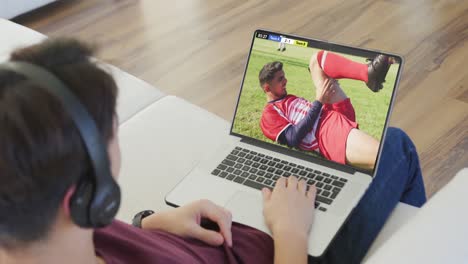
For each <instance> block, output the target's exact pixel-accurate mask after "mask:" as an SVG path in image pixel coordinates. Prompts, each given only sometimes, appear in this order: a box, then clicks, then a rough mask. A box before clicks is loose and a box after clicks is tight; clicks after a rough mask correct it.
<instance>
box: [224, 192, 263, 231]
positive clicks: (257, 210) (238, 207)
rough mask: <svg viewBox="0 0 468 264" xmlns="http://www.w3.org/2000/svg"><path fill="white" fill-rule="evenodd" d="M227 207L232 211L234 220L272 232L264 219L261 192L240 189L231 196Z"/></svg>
mask: <svg viewBox="0 0 468 264" xmlns="http://www.w3.org/2000/svg"><path fill="white" fill-rule="evenodd" d="M226 208H227V209H228V210H230V211H231V212H232V218H233V219H232V220H233V221H234V222H238V223H241V224H245V225H248V226H251V227H254V228H257V229H259V230H262V231H264V232H266V233H270V232H269V231H268V228H267V227H266V225H265V221H264V219H263V197H262V194H261V192H258V195H257V194H252V193H247V192H242V191H238V192H236V193H235V194H234V195H233V196H231V198H230V199H229V201H228V202H227V204H226Z"/></svg>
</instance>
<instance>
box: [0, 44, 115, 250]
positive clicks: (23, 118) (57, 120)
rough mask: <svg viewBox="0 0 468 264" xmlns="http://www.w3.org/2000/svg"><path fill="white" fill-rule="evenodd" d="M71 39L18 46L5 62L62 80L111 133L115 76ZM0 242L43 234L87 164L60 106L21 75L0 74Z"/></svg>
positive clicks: (8, 244)
mask: <svg viewBox="0 0 468 264" xmlns="http://www.w3.org/2000/svg"><path fill="white" fill-rule="evenodd" d="M92 54H93V49H92V48H91V47H89V46H88V45H85V44H83V43H81V42H79V41H77V40H74V39H64V38H61V39H49V40H46V41H44V42H42V43H40V44H37V45H32V46H29V47H26V48H22V49H18V50H16V51H14V52H13V54H12V55H11V58H10V60H11V61H25V62H29V63H32V64H35V65H38V66H41V67H43V68H45V69H46V70H48V71H50V72H51V73H53V74H54V75H55V76H56V77H58V78H59V79H61V80H62V81H63V82H64V83H65V84H66V85H67V86H68V88H69V89H70V90H71V92H72V93H73V94H74V95H75V96H76V97H77V98H78V99H79V100H80V101H81V103H82V104H83V105H84V107H85V108H86V109H87V110H88V112H89V113H90V114H91V116H92V117H93V118H94V120H95V121H96V124H97V127H98V129H99V131H100V133H101V135H102V137H103V140H104V142H107V143H108V142H109V141H110V139H112V137H113V119H114V116H115V106H116V97H117V86H116V84H115V81H114V79H113V78H112V76H111V75H109V74H108V73H107V72H106V71H105V70H103V69H102V68H101V67H99V66H98V65H97V64H96V62H95V60H93V59H92V58H90V56H91V55H92ZM0 128H1V129H0V247H3V248H19V247H21V246H23V245H26V244H28V243H31V242H34V241H38V240H41V239H45V238H46V237H47V235H48V233H49V230H50V228H51V226H52V224H53V221H54V220H55V219H56V216H57V212H58V208H59V206H60V204H61V201H62V200H63V197H64V195H65V193H66V191H67V190H68V188H70V187H71V186H72V185H73V184H75V183H76V182H77V180H78V179H79V178H80V177H84V176H86V174H87V173H89V171H90V169H91V167H90V163H89V160H88V156H87V154H86V150H85V148H84V146H83V143H82V140H81V138H80V134H79V132H78V130H77V129H76V127H75V125H74V123H73V121H72V120H71V118H70V117H69V115H68V114H67V113H66V112H65V110H64V108H63V106H62V103H61V102H60V101H59V100H58V99H57V98H55V97H54V96H53V95H51V94H49V93H48V92H47V91H46V90H44V89H43V88H41V87H39V85H38V84H36V83H34V82H33V81H31V80H28V79H26V78H25V77H24V76H22V75H19V74H16V73H13V72H10V71H0Z"/></svg>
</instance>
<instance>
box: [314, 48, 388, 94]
mask: <svg viewBox="0 0 468 264" xmlns="http://www.w3.org/2000/svg"><path fill="white" fill-rule="evenodd" d="M317 62H318V65H319V66H320V68H321V69H322V70H323V71H324V72H325V74H326V75H327V76H328V77H331V78H334V79H342V78H346V79H354V80H361V81H363V82H365V83H366V85H367V87H369V89H371V90H372V91H373V92H378V91H379V90H380V89H382V87H383V84H382V83H383V82H384V81H385V76H386V75H387V72H388V69H389V68H390V64H391V62H392V60H391V59H390V58H389V57H388V56H387V55H383V54H379V55H377V56H376V57H375V58H374V59H372V60H370V63H369V64H365V63H359V62H355V61H352V60H350V59H347V58H345V57H343V56H341V55H338V54H335V53H332V52H328V51H323V50H322V51H319V52H318V53H317Z"/></svg>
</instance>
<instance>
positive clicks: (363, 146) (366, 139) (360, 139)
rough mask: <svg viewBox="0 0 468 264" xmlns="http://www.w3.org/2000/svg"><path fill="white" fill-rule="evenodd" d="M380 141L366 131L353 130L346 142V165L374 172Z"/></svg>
mask: <svg viewBox="0 0 468 264" xmlns="http://www.w3.org/2000/svg"><path fill="white" fill-rule="evenodd" d="M378 151H379V141H377V139H375V138H373V137H371V136H369V135H368V134H366V133H365V132H364V131H362V130H359V129H352V130H351V131H350V132H349V134H348V139H347V141H346V163H347V164H349V165H352V166H356V167H359V168H364V169H367V170H372V169H374V167H375V160H376V158H377V152H378Z"/></svg>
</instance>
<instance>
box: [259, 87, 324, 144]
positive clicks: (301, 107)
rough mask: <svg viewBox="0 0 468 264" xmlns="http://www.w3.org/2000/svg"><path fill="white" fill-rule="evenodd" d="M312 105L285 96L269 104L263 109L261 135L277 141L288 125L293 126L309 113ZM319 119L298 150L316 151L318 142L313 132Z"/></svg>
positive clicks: (305, 101) (299, 99) (299, 98)
mask: <svg viewBox="0 0 468 264" xmlns="http://www.w3.org/2000/svg"><path fill="white" fill-rule="evenodd" d="M310 107H312V103H311V102H309V101H308V100H306V99H304V98H301V97H297V96H295V95H287V96H286V97H284V98H282V99H280V100H277V101H273V102H269V103H268V104H267V105H266V106H265V108H264V109H263V113H262V118H261V120H260V127H261V129H262V131H263V134H264V135H265V136H266V137H267V138H269V139H271V140H273V141H276V142H277V141H278V138H279V136H280V135H281V133H282V132H283V131H284V130H286V128H288V126H290V125H295V124H297V123H298V122H299V121H301V120H302V119H303V118H304V117H305V116H306V115H307V113H308V112H309V109H310ZM319 119H320V114H319V118H317V120H316V121H315V123H314V126H313V128H312V130H311V131H309V133H307V134H306V136H305V137H304V138H303V139H302V141H301V144H299V148H300V149H303V150H307V151H311V150H315V151H319V149H318V142H317V139H316V138H315V131H316V130H317V124H318V121H319Z"/></svg>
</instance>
